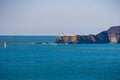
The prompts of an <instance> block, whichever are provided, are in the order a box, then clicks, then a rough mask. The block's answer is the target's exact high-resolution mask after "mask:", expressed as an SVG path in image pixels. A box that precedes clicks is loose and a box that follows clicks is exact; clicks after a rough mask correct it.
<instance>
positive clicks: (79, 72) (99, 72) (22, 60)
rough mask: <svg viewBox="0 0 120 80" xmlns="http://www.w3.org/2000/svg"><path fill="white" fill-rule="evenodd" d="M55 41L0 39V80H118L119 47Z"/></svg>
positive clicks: (45, 37)
mask: <svg viewBox="0 0 120 80" xmlns="http://www.w3.org/2000/svg"><path fill="white" fill-rule="evenodd" d="M55 38H56V36H1V37H0V80H120V44H68V45H65V44H59V45H57V44H54V40H55ZM4 41H6V43H7V48H4V47H3V42H4ZM35 42H49V44H33V43H35Z"/></svg>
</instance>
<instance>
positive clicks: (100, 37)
mask: <svg viewBox="0 0 120 80" xmlns="http://www.w3.org/2000/svg"><path fill="white" fill-rule="evenodd" d="M55 43H58V44H59V43H63V44H64V43H68V44H74V43H75V44H82V43H87V44H94V43H120V26H113V27H111V28H110V29H108V30H106V31H103V32H101V33H99V34H97V35H73V36H69V35H60V36H58V37H57V39H56V40H55Z"/></svg>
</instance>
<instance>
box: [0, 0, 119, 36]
mask: <svg viewBox="0 0 120 80" xmlns="http://www.w3.org/2000/svg"><path fill="white" fill-rule="evenodd" d="M119 4H120V1H119V0H0V35H58V34H60V33H64V34H81V35H83V34H84V35H87V34H98V33H99V32H101V31H104V30H107V29H109V28H110V27H111V26H118V25H120V21H119V19H120V11H119V7H120V6H119Z"/></svg>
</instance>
